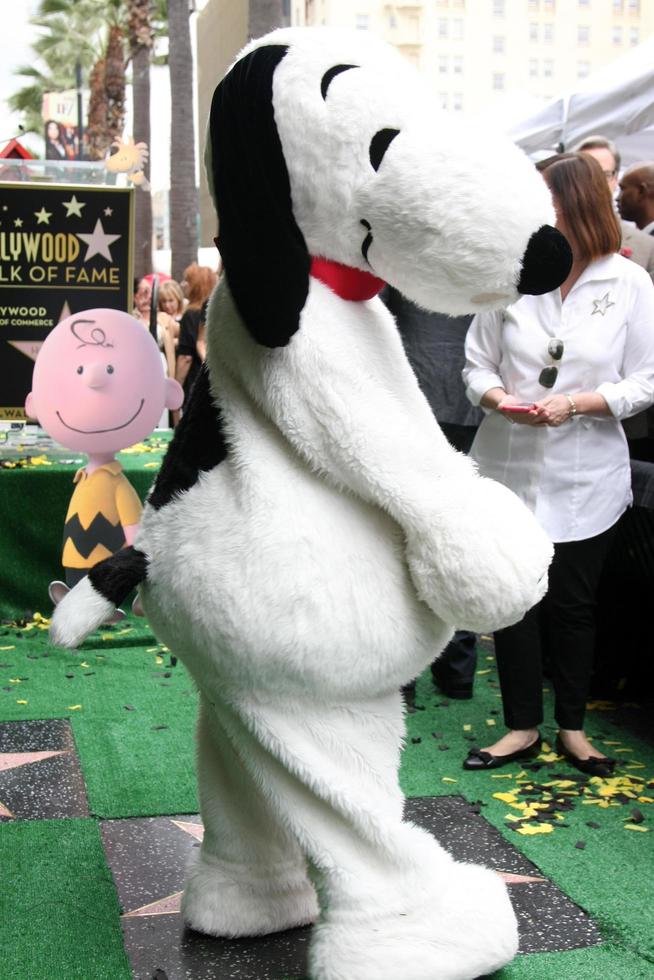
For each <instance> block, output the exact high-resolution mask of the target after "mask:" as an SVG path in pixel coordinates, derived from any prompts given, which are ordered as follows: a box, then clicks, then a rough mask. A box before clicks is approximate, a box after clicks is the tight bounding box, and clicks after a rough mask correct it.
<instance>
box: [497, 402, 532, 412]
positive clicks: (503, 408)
mask: <svg viewBox="0 0 654 980" xmlns="http://www.w3.org/2000/svg"><path fill="white" fill-rule="evenodd" d="M535 408H536V406H535V405H534V404H531V405H529V404H527V403H526V402H521V403H520V404H519V405H500V407H499V410H500V412H517V413H519V414H524V415H526V414H527V412H533V411H534V409H535Z"/></svg>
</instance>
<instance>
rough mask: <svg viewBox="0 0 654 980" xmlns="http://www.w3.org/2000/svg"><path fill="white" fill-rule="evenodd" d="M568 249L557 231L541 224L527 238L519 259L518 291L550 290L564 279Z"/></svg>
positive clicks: (569, 263)
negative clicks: (520, 266) (520, 269)
mask: <svg viewBox="0 0 654 980" xmlns="http://www.w3.org/2000/svg"><path fill="white" fill-rule="evenodd" d="M571 268H572V250H571V248H570V246H569V245H568V240H567V238H564V237H563V235H562V234H561V232H560V231H557V230H556V228H552V226H551V225H543V226H542V227H541V228H539V229H538V231H535V232H534V234H533V235H532V236H531V238H530V239H529V242H528V243H527V251H526V252H525V254H524V258H523V260H522V272H521V273H520V280H519V282H518V286H517V289H518V292H519V293H526V294H527V295H528V296H540V295H541V294H542V293H551V291H552V290H553V289H556V288H557V286H560V285H561V283H562V282H564V281H565V280H566V279H567V278H568V274H569V272H570V269H571Z"/></svg>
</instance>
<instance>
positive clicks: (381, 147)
mask: <svg viewBox="0 0 654 980" xmlns="http://www.w3.org/2000/svg"><path fill="white" fill-rule="evenodd" d="M399 133H400V131H399V129H380V130H379V132H378V133H375V135H374V136H373V138H372V139H371V140H370V151H369V152H370V163H371V164H372V169H373V170H379V168H380V166H381V162H382V160H383V159H384V154H385V153H386V150H387V149H388V148H389V146H390V145H391V143H392V142H393V140H394V139H395V137H396V136H399Z"/></svg>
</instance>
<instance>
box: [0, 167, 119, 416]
mask: <svg viewBox="0 0 654 980" xmlns="http://www.w3.org/2000/svg"><path fill="white" fill-rule="evenodd" d="M133 228H134V190H133V188H123V187H104V186H93V185H74V186H73V185H71V184H69V185H65V186H64V185H53V184H48V185H44V184H29V183H22V182H21V183H18V182H17V183H0V419H12V420H21V419H24V418H25V411H24V403H25V398H26V396H27V394H28V392H29V391H30V389H31V386H32V384H31V383H32V370H33V367H34V361H35V359H36V356H37V354H38V352H39V349H40V347H41V345H42V343H43V341H44V340H45V338H46V336H47V335H48V333H49V332H50V330H52V328H53V327H55V326H56V325H57V323H59V321H60V320H62V319H64V317H66V316H68V315H70V314H71V313H79V312H81V311H83V310H89V309H94V308H97V307H109V308H110V309H116V310H126V311H130V310H131V308H132V275H133V271H132V270H133V237H134V231H133Z"/></svg>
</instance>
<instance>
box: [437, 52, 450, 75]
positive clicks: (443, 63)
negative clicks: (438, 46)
mask: <svg viewBox="0 0 654 980" xmlns="http://www.w3.org/2000/svg"><path fill="white" fill-rule="evenodd" d="M449 61H450V59H449V58H448V57H447V55H446V54H439V56H438V74H439V75H447V72H448V70H449Z"/></svg>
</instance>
